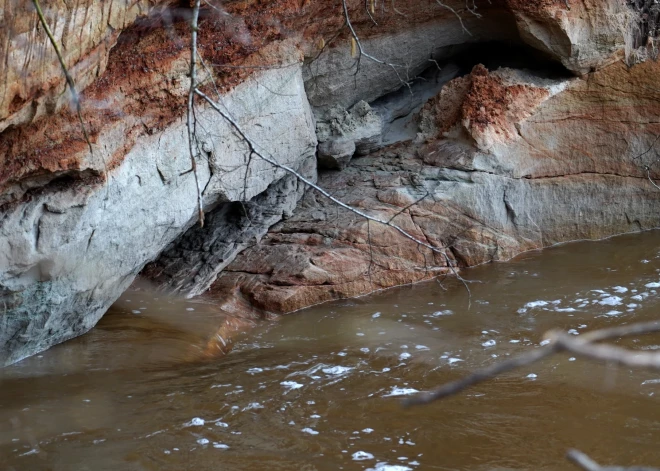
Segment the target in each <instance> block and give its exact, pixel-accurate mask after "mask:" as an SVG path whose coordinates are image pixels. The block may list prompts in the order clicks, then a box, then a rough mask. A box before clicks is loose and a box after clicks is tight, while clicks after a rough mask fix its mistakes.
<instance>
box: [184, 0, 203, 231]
mask: <svg viewBox="0 0 660 471" xmlns="http://www.w3.org/2000/svg"><path fill="white" fill-rule="evenodd" d="M200 3H201V0H195V6H194V7H193V14H192V19H191V20H190V29H191V35H190V89H189V91H188V119H187V123H186V126H187V128H188V151H189V152H190V165H191V167H192V172H193V175H194V176H195V188H196V189H197V213H198V216H199V225H200V226H202V227H204V211H203V210H202V191H201V189H200V187H199V177H198V176H197V163H196V161H195V156H196V155H197V154H198V152H197V151H196V150H195V148H196V141H197V136H196V135H195V122H196V119H195V117H194V110H193V107H194V106H195V91H196V90H197V83H196V82H197V22H198V20H199V6H200Z"/></svg>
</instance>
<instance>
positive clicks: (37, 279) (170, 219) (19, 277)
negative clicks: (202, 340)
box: [0, 66, 316, 364]
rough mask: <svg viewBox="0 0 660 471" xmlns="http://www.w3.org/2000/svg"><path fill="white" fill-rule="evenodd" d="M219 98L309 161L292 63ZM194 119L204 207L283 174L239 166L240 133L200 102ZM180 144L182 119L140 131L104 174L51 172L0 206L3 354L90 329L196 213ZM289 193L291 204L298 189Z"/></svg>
mask: <svg viewBox="0 0 660 471" xmlns="http://www.w3.org/2000/svg"><path fill="white" fill-rule="evenodd" d="M263 84H268V86H267V87H264V85H263ZM273 90H275V91H277V95H273V94H272V91H273ZM223 103H224V105H225V106H226V108H227V109H228V110H229V112H230V113H231V114H232V115H233V116H234V118H235V119H237V120H238V122H239V123H241V125H242V126H243V127H244V129H245V131H246V132H249V133H250V134H251V135H252V136H253V138H254V139H255V140H257V141H258V142H260V144H261V146H262V151H263V152H267V153H268V154H269V155H272V156H274V157H275V158H277V159H278V160H279V161H280V162H281V163H283V164H287V165H290V166H291V167H293V168H295V169H299V168H301V167H304V166H307V167H309V165H310V159H313V158H314V152H315V148H316V135H315V134H314V121H313V118H312V114H311V110H310V108H309V105H308V102H307V99H306V96H305V94H304V88H303V82H302V74H301V68H300V66H298V67H290V68H287V69H275V70H268V71H264V72H261V73H259V74H257V75H255V76H254V77H253V78H251V79H248V80H247V81H246V82H244V83H243V84H241V85H239V86H238V87H236V88H235V89H234V90H233V91H231V92H230V93H228V94H226V95H225V96H224V97H223ZM197 119H198V123H199V126H200V127H201V128H203V129H205V130H208V131H206V132H202V133H201V134H200V139H201V141H202V142H203V150H204V154H203V155H202V156H200V158H199V159H198V161H197V168H198V176H199V179H200V186H201V188H202V189H203V196H204V201H205V205H206V206H207V208H209V209H210V208H213V207H214V206H216V205H217V204H218V203H222V202H230V201H250V200H252V199H253V198H255V197H256V198H257V199H256V200H255V201H260V200H259V196H258V195H259V194H261V193H263V192H265V191H267V189H268V187H269V185H271V184H273V183H275V182H277V181H278V180H280V179H281V178H282V177H283V176H284V172H283V171H281V170H274V169H273V168H272V167H270V165H268V164H266V163H265V162H263V161H260V160H254V161H252V162H250V169H249V171H246V167H247V163H248V155H247V153H246V148H245V144H244V143H243V142H242V140H241V139H240V137H238V136H237V135H235V134H234V133H232V132H231V130H230V129H229V127H228V124H227V123H226V122H225V121H224V120H223V119H222V118H221V117H220V116H219V115H218V114H217V113H215V112H214V111H213V110H211V109H208V108H207V109H199V110H198V111H197ZM120 136H121V134H119V136H118V135H117V134H115V133H114V132H110V133H108V135H107V136H103V139H107V140H108V141H109V142H108V145H107V147H110V148H112V147H113V146H114V145H115V144H116V143H114V142H110V141H111V140H112V139H119V138H120ZM97 142H98V141H97ZM102 142H103V141H100V142H98V143H99V144H101V143H102ZM186 146H187V133H186V128H185V123H184V121H183V120H182V119H179V120H177V121H176V122H175V123H174V124H173V125H171V126H169V127H167V128H166V129H165V130H164V131H163V132H161V133H159V134H157V135H153V136H148V137H143V138H142V139H140V140H139V141H138V142H137V144H136V145H135V146H134V147H133V148H132V149H130V150H129V151H128V153H127V155H126V156H125V158H124V160H123V162H122V165H121V166H119V167H118V168H117V169H115V171H113V173H112V177H111V178H110V179H109V180H108V182H107V183H98V182H94V180H91V181H86V180H77V181H76V180H75V179H73V180H70V179H59V180H54V181H51V182H50V183H49V184H48V185H46V186H44V187H41V188H38V189H31V190H28V191H27V192H26V193H25V194H24V195H23V197H22V200H20V201H19V202H15V203H9V204H7V205H6V206H5V207H4V208H3V212H2V219H0V267H1V268H2V270H0V273H1V274H0V286H2V291H0V299H1V300H2V301H1V303H2V305H3V306H4V307H5V311H4V313H3V314H2V317H1V319H2V325H1V328H0V345H3V348H2V350H0V362H1V363H3V364H8V363H12V362H14V361H17V360H20V359H21V358H24V357H25V356H28V355H31V354H33V353H35V352H38V351H41V350H44V349H45V348H48V347H49V346H51V345H53V344H55V343H58V342H61V341H63V340H66V339H68V338H71V337H73V336H76V335H80V334H81V333H84V332H86V331H87V330H89V329H90V328H91V327H92V326H93V325H94V324H95V323H96V322H97V321H98V320H99V318H100V317H101V316H102V315H103V313H104V312H105V311H106V310H107V308H108V307H109V305H110V304H111V303H112V302H113V301H114V300H115V299H116V298H117V297H118V296H119V295H120V294H121V293H122V292H123V291H124V290H125V289H126V288H127V287H128V285H130V283H131V282H132V281H133V279H134V278H135V276H136V275H137V274H138V273H139V272H140V270H141V269H142V267H143V266H144V264H145V263H147V262H148V261H150V260H153V259H154V258H155V257H156V256H157V255H158V254H159V253H160V252H161V251H162V250H163V249H164V248H165V247H167V245H168V244H169V243H170V242H172V241H173V240H174V239H175V238H177V237H178V236H179V235H180V234H181V233H182V232H185V231H186V230H187V229H188V228H190V227H191V226H192V225H193V224H195V222H196V219H197V211H196V186H195V181H194V177H193V174H192V173H191V172H190V157H189V155H187V154H186V153H185V152H182V149H185V148H186ZM311 162H312V163H313V160H311ZM313 168H314V166H312V169H313ZM308 172H309V170H308ZM290 193H291V194H290V195H288V198H289V205H291V204H292V203H293V202H294V201H295V200H296V198H297V194H298V193H296V192H295V191H291V192H290ZM248 204H250V203H248ZM282 212H283V210H280V212H279V213H278V214H274V215H271V217H270V219H269V221H270V222H271V223H272V222H275V221H276V220H278V218H279V217H281V214H282ZM211 220H213V218H211ZM241 229H242V227H240V226H238V227H236V228H231V227H227V228H226V229H225V235H229V236H232V237H237V235H236V234H233V233H234V232H236V231H238V232H240V231H241Z"/></svg>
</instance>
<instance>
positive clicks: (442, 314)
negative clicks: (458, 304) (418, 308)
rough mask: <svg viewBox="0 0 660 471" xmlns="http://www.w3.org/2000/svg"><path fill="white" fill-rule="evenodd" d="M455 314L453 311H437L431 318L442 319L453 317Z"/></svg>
mask: <svg viewBox="0 0 660 471" xmlns="http://www.w3.org/2000/svg"><path fill="white" fill-rule="evenodd" d="M453 313H454V311H452V310H451V309H445V310H444V311H435V312H434V313H433V314H431V316H433V317H441V316H451V315H452V314H453Z"/></svg>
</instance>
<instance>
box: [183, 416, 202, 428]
mask: <svg viewBox="0 0 660 471" xmlns="http://www.w3.org/2000/svg"><path fill="white" fill-rule="evenodd" d="M204 423H205V422H204V419H202V418H200V417H195V418H193V419H192V420H191V421H190V422H187V423H185V424H184V425H183V426H184V427H201V426H202V425H204Z"/></svg>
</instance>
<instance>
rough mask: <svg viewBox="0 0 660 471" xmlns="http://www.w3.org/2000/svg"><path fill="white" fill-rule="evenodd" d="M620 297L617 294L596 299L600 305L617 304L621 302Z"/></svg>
mask: <svg viewBox="0 0 660 471" xmlns="http://www.w3.org/2000/svg"><path fill="white" fill-rule="evenodd" d="M621 301H622V299H621V298H620V297H619V296H608V297H606V298H603V299H601V300H600V301H598V304H600V305H602V306H618V305H620V304H621Z"/></svg>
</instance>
